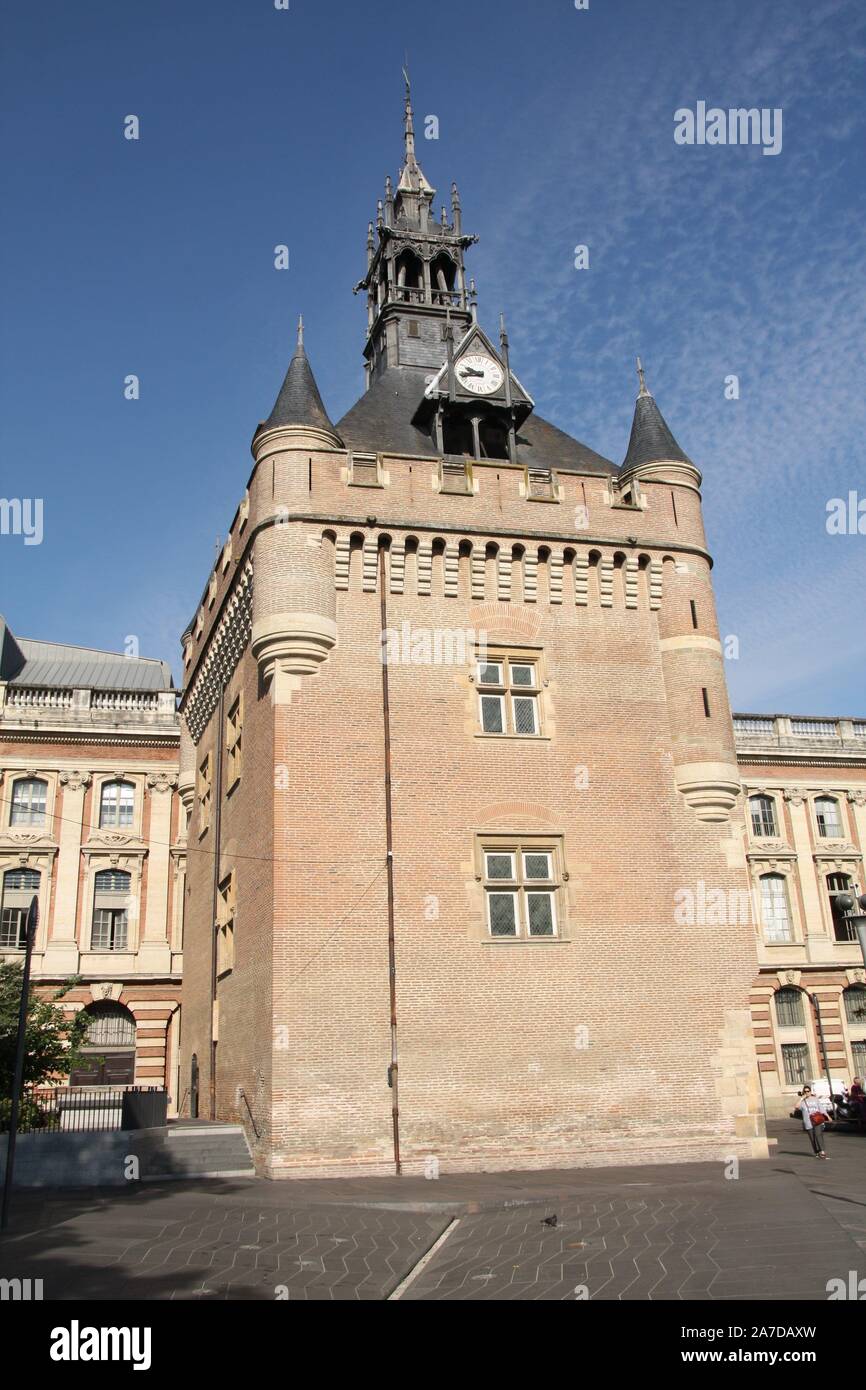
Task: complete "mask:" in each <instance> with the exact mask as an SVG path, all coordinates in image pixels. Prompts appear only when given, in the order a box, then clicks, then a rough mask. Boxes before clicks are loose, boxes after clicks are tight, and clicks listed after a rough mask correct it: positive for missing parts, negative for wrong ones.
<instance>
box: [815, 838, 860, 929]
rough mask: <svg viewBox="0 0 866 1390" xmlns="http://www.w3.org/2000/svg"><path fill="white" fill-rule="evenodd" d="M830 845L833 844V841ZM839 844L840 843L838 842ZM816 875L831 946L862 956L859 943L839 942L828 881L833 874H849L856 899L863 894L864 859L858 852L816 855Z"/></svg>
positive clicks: (823, 916)
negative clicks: (834, 925) (834, 924)
mask: <svg viewBox="0 0 866 1390" xmlns="http://www.w3.org/2000/svg"><path fill="white" fill-rule="evenodd" d="M830 843H833V842H832V841H831V842H830ZM836 843H838V841H836ZM814 864H815V875H816V878H817V880H818V890H819V894H820V898H821V914H822V921H823V923H824V926H825V928H826V931H827V937H828V940H829V941H830V944H831V945H832V946H833V947H834V948H835V947H839V948H840V949H841V950H843V951H851V950H853V951H855V952H856V953H857V954H858V955H859V954H860V946H859V943H858V942H857V941H856V940H855V941H837V940H836V934H835V931H834V927H833V911H832V908H831V906H830V888H829V886H828V880H829V878H830V875H831V874H847V875H848V877H849V878H850V879H851V882H852V885H853V887H852V892H853V893H854V896H855V897H856V896H857V895H858V894H860V893H862V892H863V858H862V856H861V855H859V854H857V853H856V852H852V853H849V854H840V853H838V852H837V853H836V854H833V853H832V852H828V853H827V854H826V855H820V854H816V855H815V856H814Z"/></svg>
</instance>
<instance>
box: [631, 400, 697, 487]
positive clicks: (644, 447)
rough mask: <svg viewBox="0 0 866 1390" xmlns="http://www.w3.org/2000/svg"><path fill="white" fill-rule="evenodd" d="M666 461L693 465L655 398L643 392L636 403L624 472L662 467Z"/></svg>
mask: <svg viewBox="0 0 866 1390" xmlns="http://www.w3.org/2000/svg"><path fill="white" fill-rule="evenodd" d="M662 459H678V460H680V461H682V462H683V463H691V459H690V458H689V456H688V454H685V453H683V451H682V449H681V448H680V446H679V444H678V443H677V441H676V440H675V439H674V437H673V435H672V434H671V432H670V429H669V428H668V425H667V421H666V420H665V417H664V416H663V415H662V413H661V411H660V410H659V408H658V406H657V405H656V403H655V400H654V398H653V397H652V396H651V395H650V394H649V392H648V391H647V392H641V394H640V395H639V396H638V398H637V400H636V401H635V405H634V419H633V420H632V424H631V435H630V437H629V441H628V449H627V450H626V455H625V459H624V460H623V465H622V466H623V469H626V470H627V469H631V468H639V467H640V466H641V465H642V464H645V463H659V462H660V461H661V460H662Z"/></svg>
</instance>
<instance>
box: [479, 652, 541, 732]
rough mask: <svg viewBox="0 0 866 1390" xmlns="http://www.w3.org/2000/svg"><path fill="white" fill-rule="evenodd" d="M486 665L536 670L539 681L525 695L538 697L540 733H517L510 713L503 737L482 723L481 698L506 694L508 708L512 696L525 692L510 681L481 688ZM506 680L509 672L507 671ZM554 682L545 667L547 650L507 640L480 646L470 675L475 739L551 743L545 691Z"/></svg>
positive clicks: (536, 706)
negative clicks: (482, 666)
mask: <svg viewBox="0 0 866 1390" xmlns="http://www.w3.org/2000/svg"><path fill="white" fill-rule="evenodd" d="M482 661H483V662H486V663H488V664H492V665H504V663H505V662H508V663H510V664H512V663H513V664H514V665H518V666H519V665H527V666H533V667H534V668H535V673H536V680H535V684H534V685H533V686H531V687H530V686H527V687H526V690H525V693H526V694H528V695H534V696H535V713H536V720H537V723H538V732H537V733H534V734H519V733H515V732H514V730H513V729H512V728H511V727H510V725H511V716H510V711H509V710H508V709H506V721H505V722H506V728H505V730H504V731H503V732H502V733H501V734H494V733H487V732H486V731H485V729H484V728H483V726H482V722H481V695H482V694H486V693H490V694H502V695H503V696H504V697H505V704H506V706H507V705H508V702H509V696H512V695H514V694H517V695H519V694H520V693H521V688H520V687H519V686H515V685H513V684H512V683H511V682H510V681H509V682H508V683H507V684H505V685H501V686H495V687H493V686H490V687H487V686H484V687H482V686H481V683H480V681H479V678H478V667H479V665H480V664H482ZM502 674H503V677H504V676H505V674H506V673H505V671H504V670H503V673H502ZM549 684H550V682H549V679H548V676H547V671H546V668H545V664H544V648H543V647H541V646H539V645H537V644H532V643H519V642H510V641H507V640H499V641H496V640H492V641H491V640H488V641H487V642H486V643H485V644H484V646H483V647H481V646H478V647H476V650H475V652H474V655H473V658H472V666H471V670H470V672H469V688H470V693H471V698H472V700H473V702H474V705H473V710H472V724H473V727H474V729H475V737H476V738H481V739H510V740H512V741H513V740H517V741H519V742H523V741H526V740H528V741H529V742H531V743H539V742H544V741H548V742H549V741H550V733H549V732H548V729H547V721H546V719H545V713H546V711H545V691H546V690H547V688H548V686H549Z"/></svg>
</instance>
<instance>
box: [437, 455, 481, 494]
mask: <svg viewBox="0 0 866 1390" xmlns="http://www.w3.org/2000/svg"><path fill="white" fill-rule="evenodd" d="M472 490H473V489H472V464H471V463H470V461H469V459H465V458H456V457H455V458H444V459H443V460H442V462H441V463H440V465H439V491H440V492H456V493H460V494H462V495H466V494H468V493H471V492H472Z"/></svg>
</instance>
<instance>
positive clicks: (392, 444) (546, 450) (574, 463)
mask: <svg viewBox="0 0 866 1390" xmlns="http://www.w3.org/2000/svg"><path fill="white" fill-rule="evenodd" d="M424 385H425V381H424V377H423V376H422V375H421V374H420V373H419V371H418V370H417V368H413V367H388V368H387V369H386V370H385V371H384V372H383V373H382V374H381V376H378V377H377V378H376V379H375V380H374V381H373V383H372V385H371V386H370V389H369V390H368V391H365V393H364V395H363V396H361V398H360V400H358V401H356V402H355V404H354V405H353V406H352V408H351V410H349V411H348V413H347V414H346V415H344V416H343V418H342V420H340V421H339V422H338V424H337V430H338V432H339V435H340V438H341V439H342V440H343V442H344V443H345V444H346V447H347V448H349V449H356V450H358V451H359V452H362V453H393V454H420V455H421V456H422V457H430V458H436V457H437V456H438V455H437V451H436V446H435V444H434V443H433V440H432V439H431V438H430V435H429V434H428V433H427V432H426V431H424V430H421V429H418V427H417V426H416V425H413V423H412V420H413V417H414V416H415V413H416V411H417V409H418V406H419V404H420V403H421V401H422V399H423V395H424ZM517 445H518V447H517V458H518V461H519V462H520V463H523V464H528V465H530V466H532V467H534V468H558V469H560V470H561V471H562V472H565V473H601V474H611V473H616V472H618V469H617V467H616V464H615V463H611V461H610V459H606V458H604V457H603V456H602V455H601V454H597V453H596V452H595V450H594V449H590V448H588V447H587V445H586V444H581V443H580V442H579V441H578V440H577V439H572V437H571V435H569V434H566V433H565V432H564V431H563V430H560V429H557V427H556V425H551V424H550V422H549V421H548V420H544V419H543V418H542V417H541V416H540V415H534V414H533V415H530V416H529V417H528V418H527V419H526V420H524V422H523V423H522V424H521V425H520V427H519V429H518V431H517Z"/></svg>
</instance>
